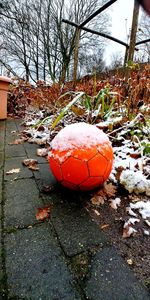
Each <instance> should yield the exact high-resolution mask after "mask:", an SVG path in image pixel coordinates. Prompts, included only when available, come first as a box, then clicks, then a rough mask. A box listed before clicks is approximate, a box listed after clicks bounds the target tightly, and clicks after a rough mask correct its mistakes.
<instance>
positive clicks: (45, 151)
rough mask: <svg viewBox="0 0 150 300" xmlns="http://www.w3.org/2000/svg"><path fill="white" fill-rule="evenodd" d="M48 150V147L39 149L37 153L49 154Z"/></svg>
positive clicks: (41, 154) (39, 154) (40, 154)
mask: <svg viewBox="0 0 150 300" xmlns="http://www.w3.org/2000/svg"><path fill="white" fill-rule="evenodd" d="M48 151H49V150H48V149H47V148H42V149H37V150H36V155H38V156H42V157H44V156H46V155H47V154H48Z"/></svg>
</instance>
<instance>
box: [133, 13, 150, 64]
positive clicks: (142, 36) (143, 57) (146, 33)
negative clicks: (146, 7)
mask: <svg viewBox="0 0 150 300" xmlns="http://www.w3.org/2000/svg"><path fill="white" fill-rule="evenodd" d="M149 38H150V19H149V16H148V15H147V14H145V13H144V12H143V13H142V16H141V19H140V22H139V27H138V32H137V41H138V42H140V41H143V40H148V39H149ZM137 48H138V49H139V51H138V53H137V54H136V58H137V59H139V60H140V61H144V62H146V61H148V62H150V42H146V43H144V44H141V45H138V46H137Z"/></svg>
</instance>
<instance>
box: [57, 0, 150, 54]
mask: <svg viewBox="0 0 150 300" xmlns="http://www.w3.org/2000/svg"><path fill="white" fill-rule="evenodd" d="M116 1H117V0H110V1H108V2H107V3H106V4H104V5H103V6H102V7H100V8H99V9H98V10H96V11H95V12H94V13H93V14H92V15H91V16H89V17H88V18H87V19H86V20H85V21H83V22H82V23H81V24H77V23H75V22H71V21H69V20H66V19H62V22H64V23H67V24H69V25H71V26H74V27H76V28H77V29H82V30H84V31H86V32H90V33H93V34H96V35H99V36H102V37H104V38H107V39H109V40H112V41H114V42H116V43H118V44H120V45H122V46H125V47H126V51H127V50H128V49H129V45H128V44H127V43H125V42H124V41H121V40H119V39H117V38H115V37H113V36H110V35H108V34H105V33H102V32H98V31H96V30H93V29H90V28H87V27H85V26H84V25H86V24H87V23H88V22H89V21H91V20H92V19H93V18H94V17H96V16H97V15H98V14H100V13H101V12H103V11H104V10H106V9H107V8H108V7H110V6H111V5H112V4H113V3H114V2H116ZM148 42H150V39H146V40H143V41H140V42H137V43H136V44H135V45H136V46H138V45H141V44H144V43H148ZM135 50H136V51H137V50H138V49H137V48H135Z"/></svg>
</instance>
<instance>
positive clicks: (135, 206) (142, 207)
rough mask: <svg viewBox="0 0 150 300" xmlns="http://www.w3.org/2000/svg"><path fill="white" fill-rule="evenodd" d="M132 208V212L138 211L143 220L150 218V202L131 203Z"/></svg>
mask: <svg viewBox="0 0 150 300" xmlns="http://www.w3.org/2000/svg"><path fill="white" fill-rule="evenodd" d="M130 207H131V209H132V210H138V212H139V213H140V215H141V216H142V218H143V219H147V218H150V201H147V202H144V201H139V202H137V203H130Z"/></svg>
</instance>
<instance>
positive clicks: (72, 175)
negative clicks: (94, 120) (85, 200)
mask: <svg viewBox="0 0 150 300" xmlns="http://www.w3.org/2000/svg"><path fill="white" fill-rule="evenodd" d="M48 160H49V164H50V168H51V170H52V173H53V175H54V176H55V177H56V179H57V180H58V181H59V182H60V183H61V184H62V185H63V186H65V187H67V188H70V189H73V190H85V191H86V190H92V189H94V188H96V187H98V186H99V185H101V184H103V182H104V181H105V180H106V179H107V178H108V176H109V174H110V172H111V169H112V164H113V150H112V146H111V143H110V141H109V139H108V137H107V135H106V134H105V133H104V132H103V131H102V130H100V129H98V128H97V127H96V126H95V125H90V124H86V123H82V122H81V123H75V124H71V125H67V126H66V127H65V128H63V129H62V130H60V132H59V133H58V134H57V135H56V136H55V138H54V139H53V141H52V142H51V150H50V152H49V155H48Z"/></svg>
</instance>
